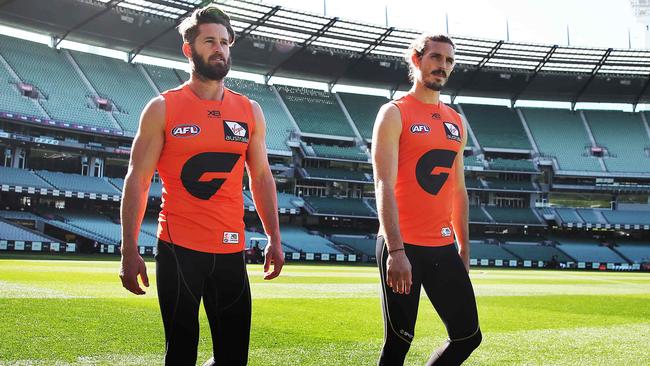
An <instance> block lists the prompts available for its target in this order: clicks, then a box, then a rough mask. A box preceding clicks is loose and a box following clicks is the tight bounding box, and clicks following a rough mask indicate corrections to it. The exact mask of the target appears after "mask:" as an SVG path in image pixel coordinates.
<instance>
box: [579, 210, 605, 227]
mask: <svg viewBox="0 0 650 366" xmlns="http://www.w3.org/2000/svg"><path fill="white" fill-rule="evenodd" d="M576 212H577V213H578V215H580V217H581V218H582V220H583V221H584V222H585V223H587V224H592V225H596V224H602V225H606V224H607V220H606V219H605V217H604V216H603V214H602V212H603V210H593V209H588V208H579V209H577V210H576Z"/></svg>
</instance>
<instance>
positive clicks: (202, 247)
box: [120, 6, 284, 365]
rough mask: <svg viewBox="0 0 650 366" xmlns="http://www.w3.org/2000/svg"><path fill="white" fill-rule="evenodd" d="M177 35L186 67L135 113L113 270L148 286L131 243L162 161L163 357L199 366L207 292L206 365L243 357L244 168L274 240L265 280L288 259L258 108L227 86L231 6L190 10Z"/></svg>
mask: <svg viewBox="0 0 650 366" xmlns="http://www.w3.org/2000/svg"><path fill="white" fill-rule="evenodd" d="M179 32H180V33H181V35H182V37H183V41H184V43H183V48H182V49H183V54H184V55H185V56H186V57H187V58H188V60H189V62H190V65H191V67H192V74H191V77H190V80H189V81H187V82H186V83H185V84H183V85H181V86H179V87H178V88H176V89H172V90H168V91H166V92H164V93H162V95H161V96H159V97H157V98H154V99H153V100H152V101H151V102H150V103H149V104H148V105H147V106H146V107H145V109H144V111H143V112H142V117H141V120H140V126H139V129H138V133H137V134H136V136H135V140H134V141H133V148H132V151H131V161H130V164H129V169H128V173H127V175H126V179H125V182H124V194H123V200H122V208H121V215H122V268H121V271H120V277H121V279H122V284H123V286H124V287H125V288H126V289H127V290H129V291H131V292H133V293H135V294H144V291H143V290H142V288H141V287H140V285H139V283H138V280H137V276H138V275H140V277H141V279H142V282H143V284H144V285H145V286H148V282H149V281H148V278H147V272H146V267H145V265H144V262H143V260H142V257H141V256H140V255H139V254H138V252H137V241H138V233H139V231H140V224H141V221H142V217H143V215H144V211H145V208H146V203H147V192H148V191H149V185H150V181H151V177H152V175H153V173H154V170H155V169H158V173H159V174H160V177H161V179H162V186H163V191H162V205H161V211H160V215H159V219H158V222H159V224H158V239H159V241H158V248H157V255H156V283H157V287H158V300H159V303H160V310H161V313H162V318H163V325H164V328H165V341H166V347H165V364H166V365H194V364H195V363H196V358H197V346H198V340H199V321H198V312H199V305H200V302H201V300H203V304H204V307H205V311H206V314H207V317H208V322H209V323H210V330H211V332H212V347H213V358H212V359H210V360H208V361H207V362H206V363H205V365H245V364H246V363H247V361H248V345H249V339H250V326H251V295H250V287H249V282H248V276H247V274H246V266H245V261H244V252H243V250H244V246H245V243H244V242H245V239H244V220H243V218H244V202H243V192H242V178H243V173H244V167H246V168H247V170H248V176H249V178H250V187H251V191H252V193H253V199H254V202H255V206H256V208H257V211H258V212H259V215H260V218H261V220H262V224H263V226H264V230H265V232H266V233H267V236H268V241H269V244H268V245H267V247H266V250H265V262H264V271H265V276H264V278H265V279H272V278H275V277H277V276H278V275H279V274H280V271H281V269H282V265H283V263H284V257H283V253H282V246H281V242H280V229H279V225H278V209H277V201H276V200H277V198H276V189H275V182H274V180H273V176H272V175H271V170H270V168H269V163H268V159H267V156H266V144H265V121H264V115H263V114H262V110H261V108H260V106H259V104H257V103H256V102H254V101H251V100H249V99H248V98H247V97H245V96H243V95H241V94H238V93H235V92H233V91H231V90H229V89H227V88H226V87H225V86H224V81H223V79H224V77H225V76H226V74H227V73H228V71H229V70H230V63H231V58H230V46H231V45H232V44H233V42H234V40H235V33H234V31H233V28H232V26H231V25H230V18H229V17H228V15H227V14H225V13H224V12H222V11H221V10H219V9H218V8H217V7H214V6H207V7H205V8H202V9H197V10H196V11H195V12H194V13H193V14H192V15H191V16H189V17H188V18H186V19H185V20H183V22H182V23H181V24H180V25H179ZM271 262H274V265H273V271H270V265H271Z"/></svg>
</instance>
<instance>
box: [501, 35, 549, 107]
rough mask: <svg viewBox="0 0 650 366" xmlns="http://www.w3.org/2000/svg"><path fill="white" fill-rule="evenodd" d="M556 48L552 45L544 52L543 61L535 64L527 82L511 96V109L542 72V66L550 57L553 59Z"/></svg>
mask: <svg viewBox="0 0 650 366" xmlns="http://www.w3.org/2000/svg"><path fill="white" fill-rule="evenodd" d="M557 47H558V46H557V45H553V47H551V49H550V50H548V52H546V55H545V56H544V58H543V59H542V60H541V61H540V62H539V63H538V64H537V66H535V69H534V71H533V74H532V75H530V77H529V78H528V80H527V81H526V84H524V86H522V87H521V89H519V91H517V92H516V93H515V95H513V96H512V98H510V106H511V107H512V108H514V107H515V103H516V102H517V100H518V99H519V96H520V95H521V94H523V93H524V91H526V89H527V88H528V86H530V84H532V82H533V80H535V78H536V77H537V74H539V72H540V71H542V68H544V65H546V63H547V62H548V60H550V59H551V57H553V54H554V53H555V51H556V50H557Z"/></svg>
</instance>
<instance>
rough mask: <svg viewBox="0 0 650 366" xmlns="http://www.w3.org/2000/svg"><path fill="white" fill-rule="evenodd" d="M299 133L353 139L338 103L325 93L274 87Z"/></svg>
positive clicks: (314, 90)
mask: <svg viewBox="0 0 650 366" xmlns="http://www.w3.org/2000/svg"><path fill="white" fill-rule="evenodd" d="M275 87H276V89H277V90H278V92H279V93H280V95H281V96H282V99H283V100H284V103H285V104H286V106H287V108H289V112H291V115H292V116H293V118H294V119H295V120H296V123H297V124H298V127H300V131H301V132H304V133H313V134H319V135H329V136H341V137H355V133H354V131H353V130H352V127H351V126H350V123H349V122H348V120H347V118H346V117H345V114H343V111H342V110H341V107H340V106H339V104H338V101H337V100H336V98H334V96H333V95H332V94H330V93H328V92H326V91H322V90H316V89H310V88H298V87H293V86H286V85H276V86H275Z"/></svg>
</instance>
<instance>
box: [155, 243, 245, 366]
mask: <svg viewBox="0 0 650 366" xmlns="http://www.w3.org/2000/svg"><path fill="white" fill-rule="evenodd" d="M156 284H157V286H158V301H159V302H160V311H161V313H162V318H163V325H164V328H165V345H166V347H165V365H174V366H176V365H179V366H184V365H192V366H194V365H195V364H196V358H197V346H198V342H199V305H200V301H201V299H203V306H204V307H205V312H206V314H207V316H208V322H209V323H210V331H211V333H212V348H213V352H214V358H213V359H212V360H210V361H208V362H206V364H207V365H228V366H240V365H246V363H247V361H248V344H249V337H250V326H251V294H250V287H249V283H248V276H247V274H246V265H245V261H244V255H243V253H242V252H239V253H233V254H211V253H203V252H197V251H194V250H190V249H186V248H183V247H180V246H177V245H173V244H170V243H167V242H164V241H162V240H159V241H158V254H156Z"/></svg>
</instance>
